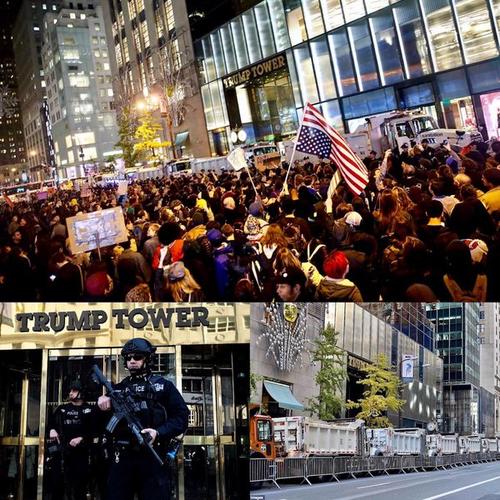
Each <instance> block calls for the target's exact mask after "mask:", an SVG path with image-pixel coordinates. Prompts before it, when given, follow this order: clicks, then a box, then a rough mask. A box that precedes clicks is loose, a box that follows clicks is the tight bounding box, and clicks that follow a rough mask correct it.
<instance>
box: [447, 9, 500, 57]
mask: <svg viewBox="0 0 500 500" xmlns="http://www.w3.org/2000/svg"><path fill="white" fill-rule="evenodd" d="M454 1H455V9H456V12H457V18H458V25H459V30H460V36H461V39H462V44H463V48H464V53H465V62H466V63H474V62H478V61H483V60H484V59H491V58H492V57H495V56H496V55H498V50H497V46H496V42H495V37H494V36H493V31H492V29H491V23H490V16H489V13H488V7H487V5H486V0H472V1H471V0H454Z"/></svg>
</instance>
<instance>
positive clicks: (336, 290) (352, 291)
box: [316, 250, 363, 302]
mask: <svg viewBox="0 0 500 500" xmlns="http://www.w3.org/2000/svg"><path fill="white" fill-rule="evenodd" d="M323 271H324V273H325V277H324V278H323V279H322V280H321V282H320V284H319V285H318V288H317V289H316V300H320V301H323V300H325V301H336V302H363V297H362V296H361V292H360V291H359V289H358V287H357V286H356V285H355V284H354V283H353V282H352V281H350V280H348V279H347V278H346V276H347V273H348V272H349V261H348V260H347V257H346V256H345V254H344V252H341V251H339V250H334V251H333V252H331V253H330V254H329V255H327V257H326V258H325V261H324V262H323Z"/></svg>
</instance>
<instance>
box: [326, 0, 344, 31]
mask: <svg viewBox="0 0 500 500" xmlns="http://www.w3.org/2000/svg"><path fill="white" fill-rule="evenodd" d="M321 9H322V10H323V19H324V20H325V27H326V31H330V30H332V29H334V28H338V27H339V26H342V25H343V24H344V14H343V13H342V6H341V5H340V0H321Z"/></svg>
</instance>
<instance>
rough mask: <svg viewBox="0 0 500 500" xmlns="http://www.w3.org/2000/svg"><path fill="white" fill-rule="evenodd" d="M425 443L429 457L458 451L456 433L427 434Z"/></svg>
mask: <svg viewBox="0 0 500 500" xmlns="http://www.w3.org/2000/svg"><path fill="white" fill-rule="evenodd" d="M426 445H427V455H428V456H429V457H441V456H443V455H453V454H455V453H458V434H428V435H427V437H426Z"/></svg>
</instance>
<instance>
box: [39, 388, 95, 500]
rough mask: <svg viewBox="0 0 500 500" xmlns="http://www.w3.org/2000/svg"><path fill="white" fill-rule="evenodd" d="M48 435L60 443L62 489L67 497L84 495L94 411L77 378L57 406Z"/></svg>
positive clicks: (79, 498)
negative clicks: (63, 400) (62, 476)
mask: <svg viewBox="0 0 500 500" xmlns="http://www.w3.org/2000/svg"><path fill="white" fill-rule="evenodd" d="M49 427H50V432H49V437H50V439H52V440H55V441H57V443H59V444H60V445H61V447H62V457H63V473H64V490H65V495H66V498H67V499H68V500H83V499H85V498H86V494H87V489H88V478H89V447H90V445H91V442H92V428H93V411H92V408H91V406H90V405H88V404H87V403H85V402H84V399H83V391H82V384H81V382H80V381H79V380H76V381H74V382H72V383H71V385H70V387H69V395H68V403H65V404H63V405H61V406H58V407H57V409H56V411H55V412H54V414H53V416H52V418H51V424H50V426H49Z"/></svg>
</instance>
